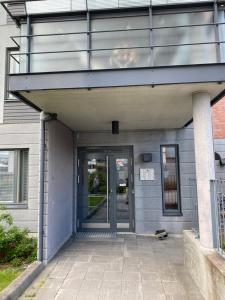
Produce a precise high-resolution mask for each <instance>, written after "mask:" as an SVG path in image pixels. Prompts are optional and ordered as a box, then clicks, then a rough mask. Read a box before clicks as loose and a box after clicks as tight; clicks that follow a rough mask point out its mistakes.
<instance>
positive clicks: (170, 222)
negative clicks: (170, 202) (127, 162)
mask: <svg viewBox="0 0 225 300" xmlns="http://www.w3.org/2000/svg"><path fill="white" fill-rule="evenodd" d="M162 144H179V150H180V173H181V197H182V212H183V216H179V217H167V216H166V217H165V216H163V214H162V187H161V165H160V145H162ZM94 145H96V146H97V145H98V146H101V145H102V146H106V145H110V146H115V145H131V146H133V149H134V172H135V219H136V232H137V233H152V232H154V231H155V230H157V229H159V228H165V229H166V230H168V231H169V232H171V233H181V232H182V230H183V229H189V228H192V226H193V225H192V224H193V218H194V216H195V214H193V207H194V203H193V202H194V200H195V198H196V188H195V186H194V187H193V179H195V158H194V143H193V129H192V128H191V127H190V128H187V129H180V130H170V131H166V130H165V131H163V130H162V131H148V132H147V131H145V132H144V131H143V132H127V133H125V132H121V133H120V134H119V135H112V134H111V133H110V132H108V133H79V135H78V139H77V146H94ZM145 152H150V153H152V154H153V161H152V163H143V162H142V161H141V154H142V153H145ZM148 167H149V168H154V170H155V180H154V181H147V182H145V181H140V179H139V172H140V168H148Z"/></svg>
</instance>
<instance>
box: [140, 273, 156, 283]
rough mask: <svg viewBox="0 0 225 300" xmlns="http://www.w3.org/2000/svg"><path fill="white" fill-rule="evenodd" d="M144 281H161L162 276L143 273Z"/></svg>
mask: <svg viewBox="0 0 225 300" xmlns="http://www.w3.org/2000/svg"><path fill="white" fill-rule="evenodd" d="M141 278H142V281H145V280H147V281H149V280H150V281H159V282H160V281H161V278H160V275H159V273H158V272H141Z"/></svg>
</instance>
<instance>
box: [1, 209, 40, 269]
mask: <svg viewBox="0 0 225 300" xmlns="http://www.w3.org/2000/svg"><path fill="white" fill-rule="evenodd" d="M1 210H2V208H0V263H11V264H12V265H13V266H16V267H17V266H20V265H22V264H23V263H30V262H32V261H34V260H36V259H37V239H36V238H32V237H30V236H29V231H28V230H27V229H20V228H19V227H17V226H15V225H14V224H13V218H12V216H11V215H10V214H8V213H7V212H5V210H4V209H3V210H2V213H1Z"/></svg>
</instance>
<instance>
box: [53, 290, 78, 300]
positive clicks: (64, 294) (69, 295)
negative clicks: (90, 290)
mask: <svg viewBox="0 0 225 300" xmlns="http://www.w3.org/2000/svg"><path fill="white" fill-rule="evenodd" d="M78 293H79V290H69V289H60V290H59V292H58V293H57V295H56V297H55V300H67V299H68V300H76V299H77V295H78Z"/></svg>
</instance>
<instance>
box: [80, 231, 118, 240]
mask: <svg viewBox="0 0 225 300" xmlns="http://www.w3.org/2000/svg"><path fill="white" fill-rule="evenodd" d="M75 237H76V238H77V239H115V238H116V237H117V235H116V232H77V233H76V235H75Z"/></svg>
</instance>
